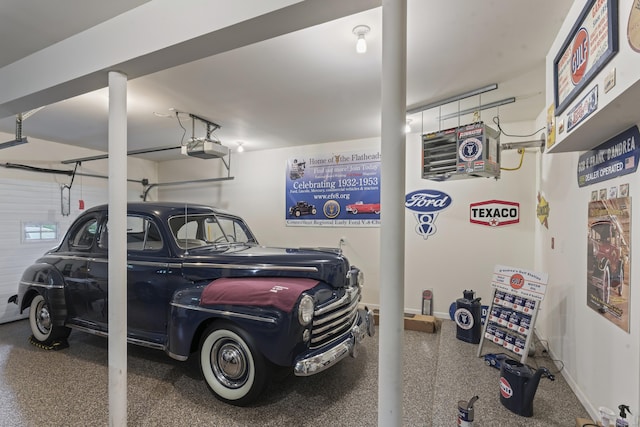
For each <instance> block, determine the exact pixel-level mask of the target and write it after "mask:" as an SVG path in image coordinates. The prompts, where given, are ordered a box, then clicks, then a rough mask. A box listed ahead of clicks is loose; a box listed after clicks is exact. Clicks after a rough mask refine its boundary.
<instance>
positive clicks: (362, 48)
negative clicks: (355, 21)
mask: <svg viewBox="0 0 640 427" xmlns="http://www.w3.org/2000/svg"><path fill="white" fill-rule="evenodd" d="M369 31H371V28H369V26H368V25H357V26H355V27H354V28H353V34H355V35H356V36H358V40H357V41H356V52H358V53H365V52H366V51H367V41H366V40H365V38H364V36H365V35H366V34H367V33H368V32H369Z"/></svg>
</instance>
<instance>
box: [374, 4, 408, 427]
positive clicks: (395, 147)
mask: <svg viewBox="0 0 640 427" xmlns="http://www.w3.org/2000/svg"><path fill="white" fill-rule="evenodd" d="M406 60H407V1H406V0H383V2H382V144H381V152H382V163H381V178H382V179H381V189H380V198H381V206H382V211H381V212H380V220H381V221H380V222H381V226H380V248H381V250H380V256H381V262H380V327H379V332H380V342H379V369H378V425H379V426H381V427H382V426H384V427H394V426H402V390H403V388H402V357H403V347H404V315H403V313H404V215H405V209H404V194H405V162H406V160H405V142H406V137H405V133H404V127H405V125H406V105H407V104H406V86H407V81H406Z"/></svg>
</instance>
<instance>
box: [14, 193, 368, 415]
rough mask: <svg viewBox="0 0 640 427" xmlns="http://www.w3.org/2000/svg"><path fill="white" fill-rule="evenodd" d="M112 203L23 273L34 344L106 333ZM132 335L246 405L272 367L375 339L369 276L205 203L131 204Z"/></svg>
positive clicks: (312, 368) (330, 253)
mask: <svg viewBox="0 0 640 427" xmlns="http://www.w3.org/2000/svg"><path fill="white" fill-rule="evenodd" d="M108 233H109V223H108V207H107V206H106V205H102V206H97V207H94V208H92V209H89V210H87V211H85V212H83V213H82V214H81V215H80V216H79V217H78V218H77V219H76V220H75V221H74V222H73V224H72V225H71V227H70V228H69V230H68V232H67V233H66V235H65V237H64V238H63V240H62V241H61V243H60V244H59V245H58V247H56V248H54V249H52V250H50V251H49V252H47V253H46V254H44V256H42V257H41V258H40V259H38V260H37V261H36V262H35V263H34V264H33V265H31V266H30V267H29V268H27V270H26V271H25V272H24V274H23V276H22V279H21V281H20V284H19V290H18V295H16V296H14V297H12V298H11V299H10V301H12V302H15V303H16V304H18V305H19V307H20V310H21V311H24V310H26V309H30V313H29V319H30V324H31V330H32V333H33V336H32V340H33V341H35V342H36V343H37V344H39V345H40V346H44V347H46V346H55V345H59V344H60V343H62V342H66V338H67V336H68V335H69V333H70V331H71V330H72V329H77V330H81V331H84V332H89V333H93V334H97V335H102V336H106V335H108V323H109V322H108V303H109V296H108V292H109V274H108V271H109V268H108V267H109V265H108V242H109V237H108ZM122 268H126V271H127V338H128V341H129V342H130V343H133V344H138V345H143V346H147V347H152V348H157V349H161V350H164V351H165V352H166V353H167V354H168V355H169V356H171V357H172V358H174V359H177V360H186V359H187V358H188V357H189V356H190V355H191V354H193V353H198V356H199V360H200V366H201V370H202V374H203V376H204V378H205V380H206V382H207V385H208V386H209V388H210V389H211V390H212V392H213V393H214V394H215V395H216V396H217V397H218V398H220V399H221V400H223V401H226V402H229V403H232V404H235V405H245V404H248V403H250V402H252V401H253V400H255V398H256V397H257V396H258V395H259V394H260V392H261V391H262V390H263V389H264V387H265V385H266V384H267V382H268V379H269V374H270V372H271V370H272V369H273V368H274V367H275V366H280V367H293V370H294V373H295V374H296V375H299V376H306V375H312V374H315V373H317V372H320V371H322V370H324V369H326V368H328V367H330V366H332V365H333V364H335V363H336V362H338V361H340V360H341V359H342V358H344V357H345V356H347V355H352V356H353V355H355V348H356V346H357V344H358V342H359V341H360V340H362V339H363V338H364V336H365V334H367V333H368V334H369V335H371V334H373V319H372V314H371V312H370V311H369V310H368V309H366V308H364V309H363V308H360V307H359V303H360V299H361V286H362V272H360V270H359V269H357V268H356V267H354V266H351V265H349V262H348V260H347V259H346V258H345V257H344V256H343V254H342V253H341V252H340V251H339V250H337V249H300V248H295V249H294V248H267V247H264V246H260V245H258V242H257V240H256V238H255V237H254V235H253V233H252V232H251V230H250V229H249V227H248V226H247V225H246V224H245V222H244V221H243V220H242V219H241V218H240V217H237V216H235V215H232V214H229V213H227V212H224V211H221V210H217V209H214V208H210V207H207V206H200V205H185V204H178V203H149V202H145V203H130V204H129V205H128V211H127V264H126V266H124V265H123V266H122Z"/></svg>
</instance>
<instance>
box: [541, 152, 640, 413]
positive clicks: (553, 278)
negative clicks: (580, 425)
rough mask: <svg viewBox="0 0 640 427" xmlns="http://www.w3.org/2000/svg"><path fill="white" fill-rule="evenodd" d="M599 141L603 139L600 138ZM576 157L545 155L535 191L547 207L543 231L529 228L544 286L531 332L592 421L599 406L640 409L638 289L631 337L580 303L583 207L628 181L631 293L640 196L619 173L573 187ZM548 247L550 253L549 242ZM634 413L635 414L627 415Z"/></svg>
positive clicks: (583, 291) (583, 294) (633, 182)
mask: <svg viewBox="0 0 640 427" xmlns="http://www.w3.org/2000/svg"><path fill="white" fill-rule="evenodd" d="M602 142H604V141H602ZM578 156H579V154H578V153H566V154H552V155H544V156H543V158H542V167H541V186H540V188H541V191H542V193H543V194H544V197H545V198H546V199H547V201H548V202H549V206H550V213H549V229H546V228H544V227H541V226H540V225H537V226H536V248H537V259H538V262H537V263H536V268H537V269H538V270H540V271H547V272H548V273H549V281H550V286H549V287H548V291H547V298H546V299H545V303H544V305H543V308H544V310H543V311H542V312H541V314H540V316H539V318H538V332H539V334H540V335H541V336H542V337H544V338H545V339H547V340H548V342H549V347H550V351H551V353H552V354H553V356H554V357H555V358H556V359H560V360H562V361H563V363H564V367H565V368H564V369H565V372H564V373H565V376H567V375H568V376H570V378H571V380H572V381H573V383H574V385H575V387H574V389H575V390H576V394H578V395H579V396H581V397H582V399H583V403H585V406H588V407H589V406H590V408H588V409H590V411H591V413H592V416H595V414H596V413H597V412H596V410H597V408H598V407H599V406H606V407H609V408H612V409H616V408H617V406H618V405H619V404H621V403H625V404H628V405H630V406H631V408H632V409H631V410H632V411H633V408H634V407H635V409H636V411H637V410H638V408H639V407H640V397H639V396H640V394H639V389H638V387H639V384H640V363H639V361H640V347H639V342H640V340H639V336H638V325H639V324H640V310H639V309H638V307H640V292H633V290H632V291H631V292H630V301H629V309H630V313H629V314H630V332H629V333H627V332H626V331H623V330H622V329H620V328H619V327H618V326H616V325H614V324H613V323H611V322H609V321H608V320H606V319H605V318H604V317H603V316H602V315H600V314H598V313H596V312H595V311H594V310H592V309H591V308H589V307H588V306H587V225H588V223H587V219H588V218H587V217H588V212H587V206H588V203H589V201H590V198H591V191H592V190H594V189H600V188H609V187H613V186H619V185H620V184H623V183H629V184H630V185H629V194H630V196H631V205H632V207H631V215H632V218H631V224H632V226H631V241H632V242H631V257H632V261H631V268H630V271H631V277H630V288H631V289H633V288H634V287H636V286H638V284H640V274H638V269H636V268H634V266H633V260H637V259H638V256H637V254H636V253H637V251H638V250H640V246H639V245H638V244H637V243H638V242H640V240H638V238H637V236H636V235H634V233H635V232H636V230H634V227H633V224H636V225H637V224H639V222H638V221H639V220H640V215H639V213H638V212H639V210H638V209H637V206H633V204H634V201H637V200H639V198H640V185H639V184H640V183H639V181H638V177H637V175H635V174H634V175H626V176H623V177H619V178H615V179H613V180H610V181H605V182H602V183H599V184H596V185H592V186H588V187H584V188H578V185H577V178H576V176H577V165H578ZM552 238H553V239H554V240H555V249H551V239H552ZM634 412H635V411H634Z"/></svg>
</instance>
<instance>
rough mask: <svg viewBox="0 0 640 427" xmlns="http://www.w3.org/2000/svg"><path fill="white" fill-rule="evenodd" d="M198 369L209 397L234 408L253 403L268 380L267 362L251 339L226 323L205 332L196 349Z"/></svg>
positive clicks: (240, 330)
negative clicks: (210, 393)
mask: <svg viewBox="0 0 640 427" xmlns="http://www.w3.org/2000/svg"><path fill="white" fill-rule="evenodd" d="M200 369H201V371H202V375H203V377H204V379H205V381H206V383H207V386H208V387H209V389H210V390H211V391H212V392H213V394H215V395H216V397H218V398H219V399H220V400H222V401H224V402H227V403H230V404H232V405H236V406H245V405H248V404H249V403H251V402H253V401H254V400H255V399H256V397H257V396H258V395H259V394H260V393H261V392H262V390H263V389H264V387H265V386H266V384H267V380H268V370H267V362H266V360H265V359H264V356H263V355H262V354H261V353H260V352H259V351H258V350H257V349H256V348H255V346H254V345H253V342H252V340H251V338H250V337H249V336H248V335H247V334H246V333H245V332H244V331H243V330H242V329H240V328H238V327H236V326H234V325H231V324H226V323H225V324H220V325H213V326H212V327H210V328H209V329H207V330H206V331H205V333H204V335H203V339H202V343H201V345H200Z"/></svg>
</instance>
